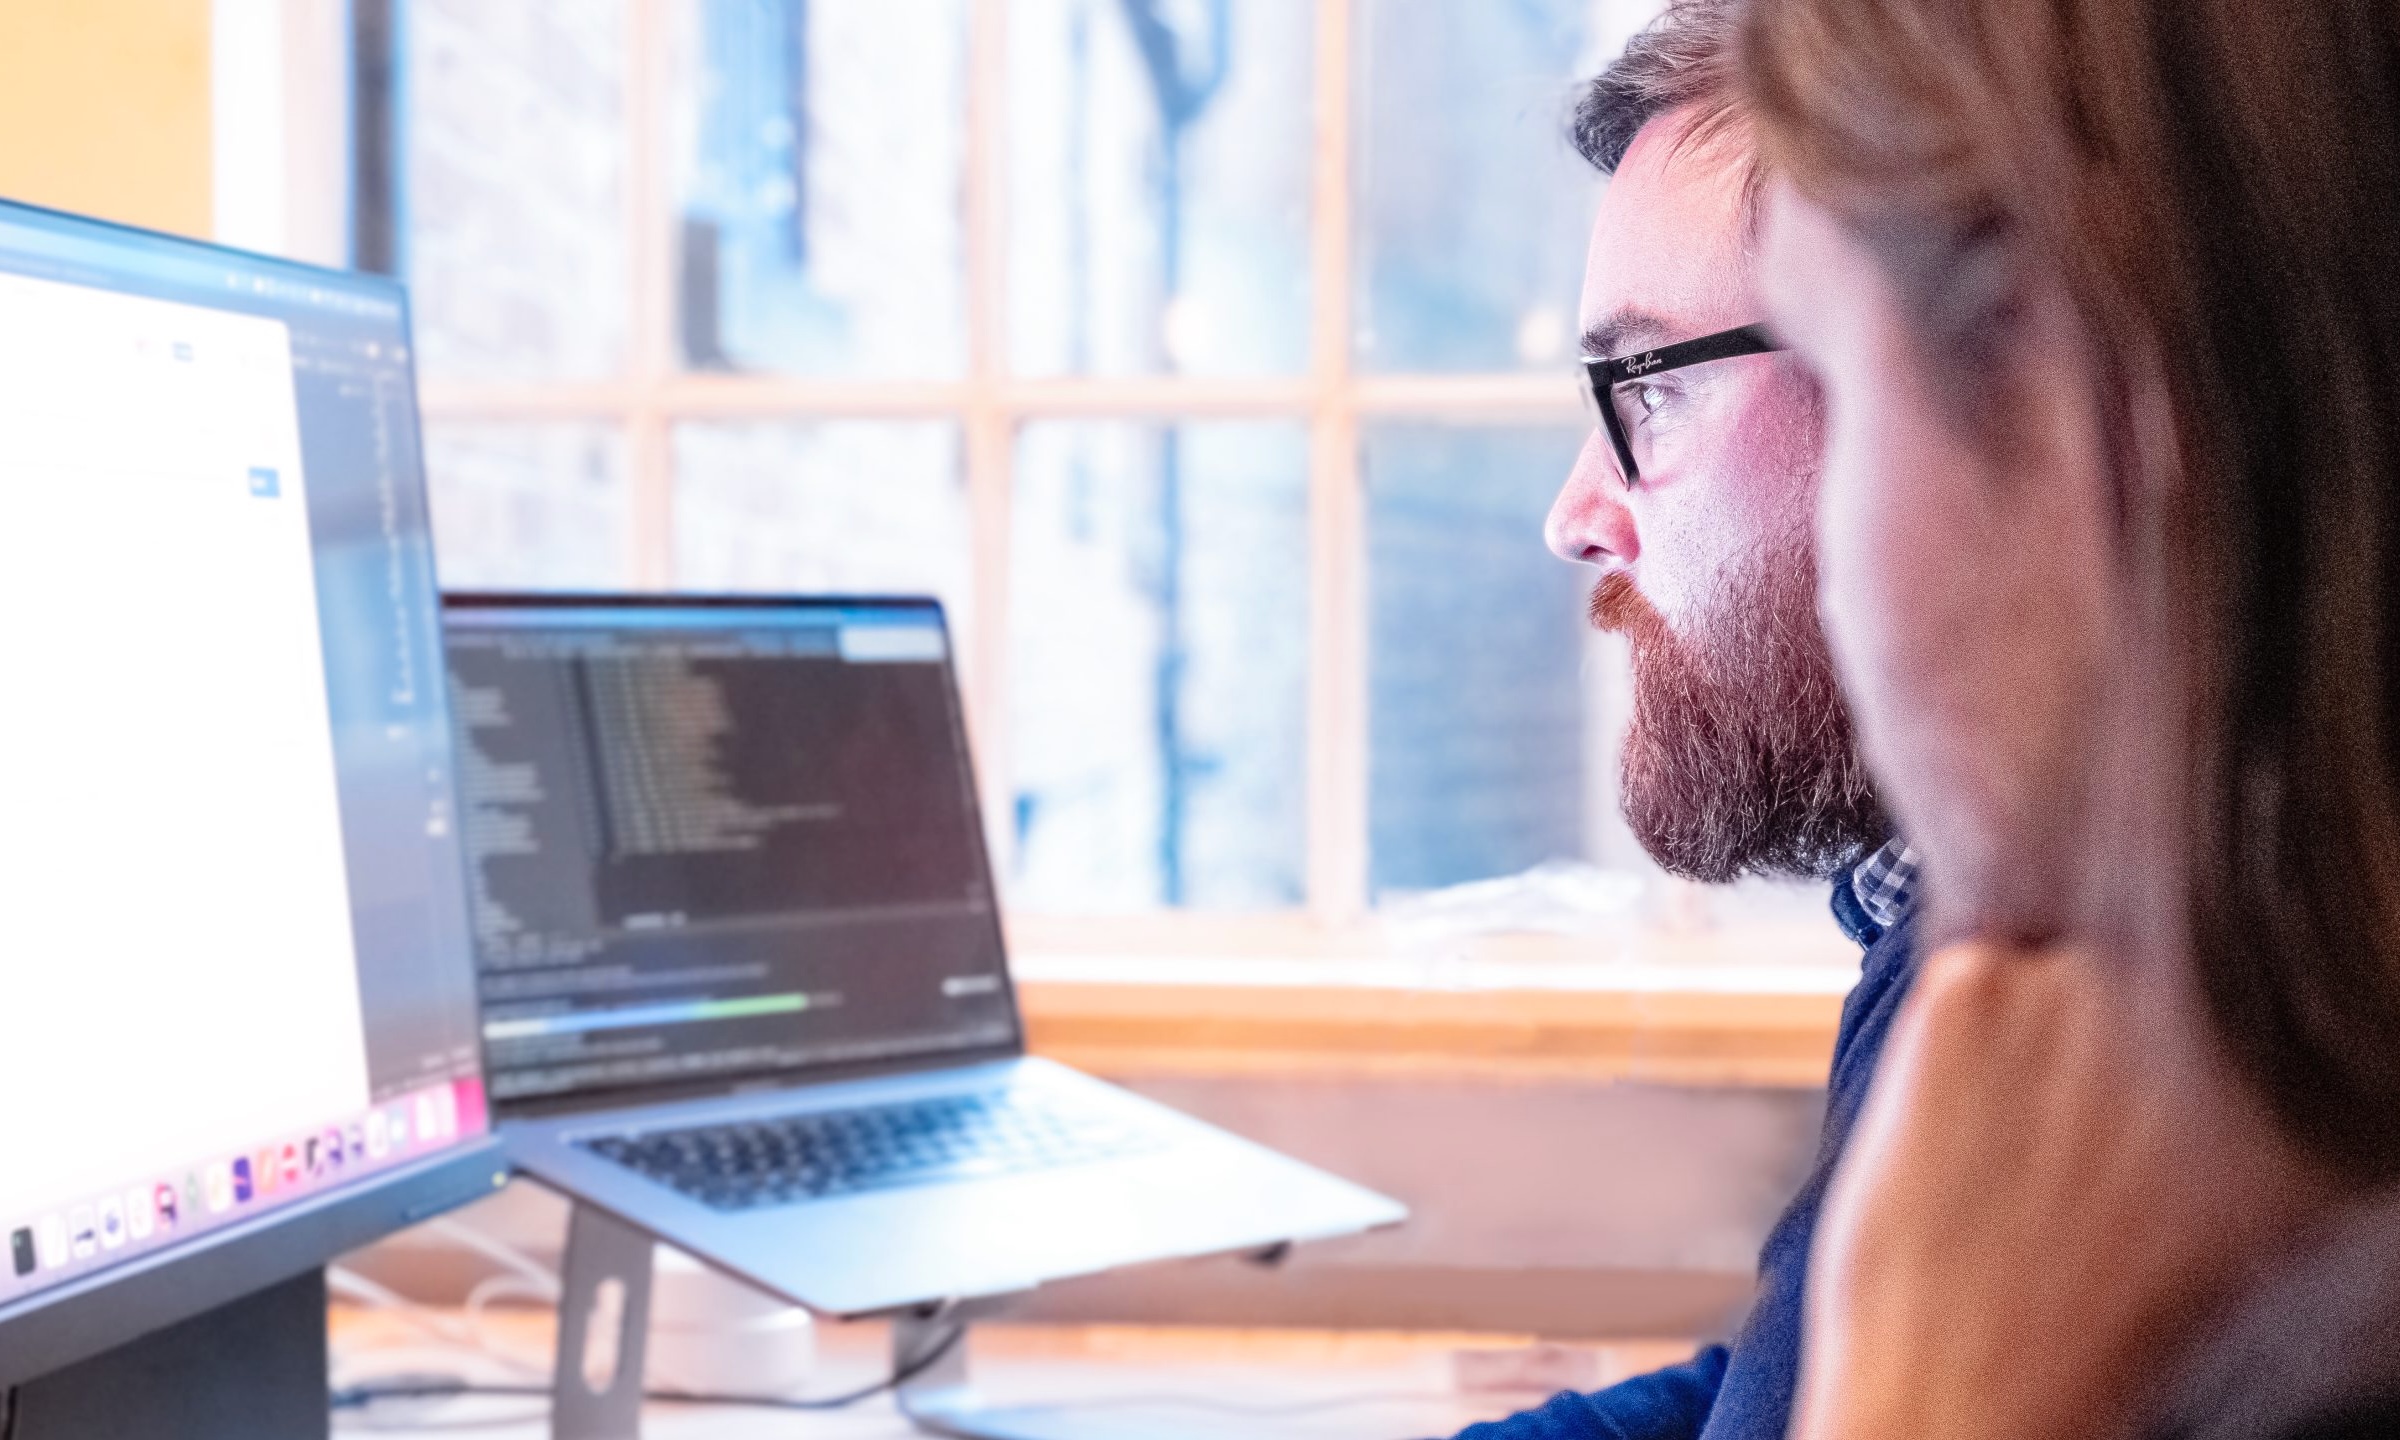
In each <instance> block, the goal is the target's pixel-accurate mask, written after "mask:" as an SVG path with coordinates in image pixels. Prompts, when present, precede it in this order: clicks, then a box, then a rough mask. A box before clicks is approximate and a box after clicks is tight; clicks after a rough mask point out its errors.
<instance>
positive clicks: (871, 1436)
mask: <svg viewBox="0 0 2400 1440" xmlns="http://www.w3.org/2000/svg"><path fill="white" fill-rule="evenodd" d="M428 1318H433V1319H437V1320H439V1321H440V1322H441V1323H444V1324H455V1323H456V1322H455V1318H454V1317H425V1316H420V1317H416V1320H417V1321H420V1322H421V1321H423V1320H425V1319H428ZM334 1333H335V1345H334V1348H335V1377H336V1380H337V1382H338V1383H344V1384H349V1383H359V1382H363V1381H370V1380H373V1379H377V1378H382V1377H390V1376H395V1375H399V1374H404V1373H409V1372H415V1373H418V1374H425V1373H435V1374H442V1373H447V1374H458V1375H469V1376H472V1377H473V1378H475V1379H478V1380H485V1381H508V1382H515V1383H524V1381H525V1380H527V1379H528V1378H531V1379H535V1380H537V1381H538V1380H539V1378H540V1377H538V1376H535V1375H531V1374H530V1372H529V1370H528V1369H526V1368H520V1369H518V1370H515V1371H512V1370H510V1369H509V1368H508V1366H507V1365H505V1364H501V1363H496V1362H495V1361H493V1360H492V1359H490V1358H489V1357H488V1356H479V1355H477V1354H476V1353H474V1352H472V1351H469V1350H467V1349H465V1348H463V1347H461V1346H459V1345H457V1344H453V1343H447V1342H444V1341H442V1340H440V1339H437V1338H433V1337H432V1336H430V1335H428V1334H427V1333H426V1330H425V1328H424V1327H423V1325H422V1324H419V1323H412V1322H411V1321H409V1320H407V1319H404V1318H403V1317H399V1316H395V1315H392V1314H387V1313H379V1312H356V1311H349V1310H347V1309H346V1308H345V1307H337V1311H336V1317H335V1330H334ZM485 1333H486V1334H487V1335H488V1336H489V1337H490V1338H491V1339H492V1340H493V1341H495V1342H496V1348H498V1349H500V1350H502V1351H505V1352H513V1353H514V1354H516V1355H518V1356H521V1357H524V1359H525V1362H534V1361H537V1360H538V1358H539V1357H546V1356H547V1354H548V1351H549V1343H550V1326H549V1322H548V1318H547V1317H546V1316H543V1315H539V1314H535V1313H530V1312H528V1313H509V1314H502V1315H499V1316H496V1317H494V1318H492V1319H491V1320H490V1321H488V1322H487V1326H486V1331H485ZM885 1343H886V1339H885V1334H884V1331H883V1328H882V1327H881V1326H878V1325H826V1326H820V1327H818V1340H817V1352H818V1361H817V1374H816V1379H815V1380H814V1381H813V1382H812V1383H811V1385H810V1386H809V1389H810V1390H811V1391H812V1392H816V1393H824V1392H829V1391H837V1390H843V1389H848V1388H852V1387H855V1386H858V1385H862V1384H865V1383H868V1382H871V1381H873V1380H874V1379H876V1378H877V1377H878V1376H880V1375H881V1374H882V1373H883V1372H884V1370H885V1369H886V1368H887V1367H888V1365H889V1360H888V1358H887V1357H886V1354H885V1351H884V1345H885ZM1524 1343H1525V1341H1524V1338H1523V1337H1495V1336H1457V1335H1414V1334H1389V1333H1372V1334H1342V1333H1327V1332H1317V1331H1250V1330H1204V1329H1172V1328H1151V1327H1119V1326H1106V1327H1072V1328H1071V1327H1050V1326H1015V1325H985V1326H978V1327H977V1329H976V1331H975V1333H974V1337H973V1351H972V1355H971V1363H972V1367H973V1373H974V1375H975V1379H976V1384H977V1386H978V1388H979V1389H981V1390H982V1391H983V1392H984V1393H985V1394H987V1395H988V1396H990V1397H991V1398H993V1399H995V1400H999V1401H1003V1402H1016V1403H1037V1402H1043V1403H1071V1404H1075V1405H1077V1406H1083V1405H1089V1406H1092V1407H1094V1409H1095V1410H1096V1411H1105V1410H1107V1409H1109V1408H1122V1407H1123V1406H1124V1404H1125V1403H1126V1402H1127V1401H1128V1400H1129V1399H1133V1398H1137V1397H1168V1398H1170V1399H1172V1400H1173V1401H1175V1402H1176V1404H1177V1413H1178V1414H1188V1415H1189V1417H1190V1418H1191V1419H1192V1420H1193V1421H1195V1422H1202V1421H1206V1422H1210V1424H1211V1427H1212V1428H1213V1427H1214V1425H1215V1424H1217V1423H1220V1422H1221V1423H1222V1426H1223V1428H1224V1431H1225V1433H1226V1435H1228V1436H1235V1435H1240V1436H1245V1437H1250V1440H1316V1437H1334V1436H1340V1437H1343V1440H1401V1437H1413V1436H1427V1435H1448V1434H1450V1433H1452V1432H1453V1431H1455V1430H1457V1429H1459V1428H1460V1427H1462V1426H1464V1425H1467V1424H1470V1423H1473V1422H1474V1421H1477V1420H1488V1419H1491V1418H1494V1417H1496V1416H1499V1415H1504V1414H1508V1413H1510V1412H1512V1411H1515V1410H1518V1409H1521V1408H1523V1407H1524V1406H1526V1405H1528V1404H1531V1403H1534V1402H1536V1401H1538V1400H1539V1399H1540V1398H1541V1396H1542V1395H1543V1394H1544V1393H1546V1392H1547V1391H1548V1390H1550V1389H1553V1388H1555V1384H1556V1381H1557V1380H1558V1379H1561V1378H1572V1379H1575V1380H1576V1381H1578V1382H1579V1383H1586V1384H1592V1383H1605V1382H1606V1381H1609V1380H1613V1379H1615V1378H1618V1377H1619V1376H1622V1375H1626V1374H1633V1373H1637V1372H1638V1371H1640V1370H1643V1369H1647V1368H1650V1367H1651V1366H1653V1365H1657V1364H1663V1363H1668V1362H1670V1361H1672V1360H1675V1359H1680V1358H1682V1357H1683V1356H1684V1355H1686V1354H1688V1353H1689V1346H1688V1342H1661V1343H1657V1344H1639V1343H1637V1344H1611V1345H1607V1346H1595V1347H1590V1348H1588V1349H1579V1350H1575V1351H1569V1352H1563V1354H1562V1355H1553V1356H1552V1357H1551V1361H1552V1365H1551V1367H1550V1368H1549V1369H1548V1370H1547V1372H1546V1373H1538V1374H1533V1375H1527V1376H1523V1377H1521V1378H1522V1380H1523V1383H1522V1384H1520V1385H1517V1386H1515V1387H1514V1388H1508V1387H1506V1386H1505V1382H1503V1385H1502V1387H1500V1388H1479V1389H1476V1390H1473V1391H1468V1392H1462V1391H1461V1390H1460V1389H1459V1388H1458V1377H1459V1374H1460V1373H1461V1363H1460V1360H1459V1357H1460V1355H1461V1353H1462V1352H1480V1353H1481V1354H1483V1355H1486V1356H1493V1357H1498V1358H1497V1362H1496V1363H1497V1365H1498V1367H1499V1368H1503V1369H1505V1368H1506V1367H1507V1366H1508V1365H1509V1363H1510V1359H1509V1358H1508V1357H1509V1356H1510V1355H1511V1353H1512V1352H1511V1350H1510V1347H1521V1346H1522V1345H1523V1344H1524ZM1520 1353H1521V1352H1520ZM1561 1359H1563V1360H1564V1362H1566V1364H1567V1368H1568V1371H1570V1372H1572V1371H1573V1370H1575V1369H1576V1368H1577V1367H1581V1369H1582V1371H1583V1373H1581V1374H1574V1375H1561V1374H1560V1372H1559V1371H1558V1370H1557V1369H1556V1363H1557V1362H1558V1361H1560V1360H1561ZM1467 1365H1468V1367H1469V1368H1476V1365H1477V1362H1476V1361H1475V1360H1469V1361H1468V1362H1467ZM1481 1368H1483V1369H1486V1370H1489V1369H1491V1368H1494V1367H1493V1364H1492V1363H1486V1364H1484V1365H1483V1366H1482V1367H1481ZM546 1414H547V1412H546V1407H545V1406H544V1405H543V1403H542V1402H541V1401H538V1400H514V1399H506V1398H465V1399H453V1400H444V1401H438V1402H431V1403H427V1404H416V1403H398V1402H392V1403H385V1404H379V1405H377V1406H375V1407H374V1408H373V1409H372V1410H371V1411H369V1412H366V1413H363V1414H360V1413H352V1414H346V1415H344V1416H343V1417H342V1419H341V1422H340V1424H339V1426H338V1427H337V1433H339V1434H343V1435H352V1436H356V1435H364V1434H444V1435H457V1434H467V1435H475V1436H483V1437H489V1440H535V1437H546V1436H547V1435H548V1433H549V1429H548V1422H547V1419H546ZM1128 1419H1129V1422H1130V1423H1131V1424H1133V1425H1138V1424H1139V1423H1140V1422H1139V1420H1138V1419H1135V1418H1134V1416H1133V1415H1132V1414H1131V1413H1129V1415H1128ZM644 1433H645V1435H646V1436H647V1437H649V1440H686V1437H688V1440H740V1437H749V1436H758V1437H761V1440H764V1437H768V1436H775V1437H796V1436H809V1437H823V1440H901V1437H906V1436H915V1435H917V1434H919V1432H918V1431H916V1430H914V1429H913V1428H911V1427H910V1425H909V1424H908V1422H907V1420H906V1419H904V1418H903V1417H902V1416H901V1415H900V1414H899V1412H898V1411H897V1410H896V1409H895V1408H894V1407H893V1405H892V1402H891V1400H890V1398H889V1397H888V1396H883V1397H877V1398H876V1399H874V1400H870V1401H866V1402H863V1403H861V1404H860V1405H858V1406H856V1407H855V1408H853V1409H849V1410H844V1411H839V1412H833V1413H821V1414H793V1413H790V1412H784V1411H771V1410H734V1409H725V1408H714V1407H707V1408H703V1407H692V1406H679V1405H656V1406H653V1407H652V1408H651V1410H650V1412H649V1415H648V1417H647V1418H646V1421H645V1429H644ZM1127 1440H1139V1435H1138V1433H1136V1432H1135V1431H1132V1430H1129V1432H1128V1437H1127Z"/></svg>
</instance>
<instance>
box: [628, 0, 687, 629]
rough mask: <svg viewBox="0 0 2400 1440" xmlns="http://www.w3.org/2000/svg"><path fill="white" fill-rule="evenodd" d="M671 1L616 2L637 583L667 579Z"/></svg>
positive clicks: (670, 534)
mask: <svg viewBox="0 0 2400 1440" xmlns="http://www.w3.org/2000/svg"><path fill="white" fill-rule="evenodd" d="M671 3H673V0H630V3H629V4H628V6H627V10H626V43H627V44H628V45H629V46H631V47H632V48H631V50H630V52H629V54H628V55H627V57H626V66H625V142H624V143H625V160H626V165H625V175H626V186H625V224H626V227H627V229H626V240H627V244H626V252H625V253H626V256H627V259H628V263H629V265H630V266H631V268H632V272H633V273H632V280H633V315H632V323H633V337H632V338H633V344H632V347H631V351H632V365H633V375H632V377H631V378H632V381H633V384H632V387H631V389H632V407H631V409H630V410H628V411H627V412H625V413H624V415H623V421H624V424H625V425H626V427H627V431H628V439H629V442H630V443H629V446H628V452H629V454H630V456H631V461H632V467H633V474H632V485H633V506H632V509H633V556H632V560H633V564H632V569H633V575H634V578H635V581H636V583H638V584H640V585H642V586H644V587H647V588H665V587H668V586H671V585H672V584H673V583H674V580H675V495H674V485H675V476H674V445H673V417H672V416H671V414H670V413H669V412H668V409H667V395H666V387H667V382H668V381H670V380H671V379H672V378H673V377H674V373H675V355H674V351H673V343H674V341H673V337H674V334H675V250H674V246H673V245H671V244H670V243H668V242H669V235H668V230H669V225H670V217H671V215H672V212H673V200H672V197H671V195H670V193H669V185H668V178H669V177H668V174H667V165H668V162H667V154H666V151H667V100H666V96H667V86H668V83H669V77H668V73H667V71H668V65H669V63H670V57H671V54H672V51H673V46H672V44H671V42H672V40H673V38H674V37H673V36H672V35H670V34H669V33H668V27H669V23H670V20H671V18H672V17H671V16H670V13H669V8H668V7H669V5H670V4H671Z"/></svg>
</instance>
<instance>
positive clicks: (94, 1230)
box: [67, 1205, 100, 1260]
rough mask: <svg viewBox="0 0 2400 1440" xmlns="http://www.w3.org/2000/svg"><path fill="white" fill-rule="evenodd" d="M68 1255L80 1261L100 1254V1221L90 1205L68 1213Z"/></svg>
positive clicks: (79, 1206) (80, 1206) (77, 1207)
mask: <svg viewBox="0 0 2400 1440" xmlns="http://www.w3.org/2000/svg"><path fill="white" fill-rule="evenodd" d="M67 1253H68V1254H69V1255H71V1256H73V1257H74V1258H76V1259H78V1260H89V1259H91V1258H92V1257H93V1256H94V1255H97V1254H99V1253H100V1220H99V1217H98V1216H96V1215H94V1214H93V1213H92V1207H91V1206H89V1205H78V1206H76V1207H75V1208H74V1209H72V1210H70V1211H68V1212H67Z"/></svg>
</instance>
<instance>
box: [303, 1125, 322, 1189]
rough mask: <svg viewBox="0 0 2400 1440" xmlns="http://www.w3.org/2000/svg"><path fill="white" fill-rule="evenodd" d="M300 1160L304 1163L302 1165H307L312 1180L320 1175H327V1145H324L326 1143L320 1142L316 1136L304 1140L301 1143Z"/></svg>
mask: <svg viewBox="0 0 2400 1440" xmlns="http://www.w3.org/2000/svg"><path fill="white" fill-rule="evenodd" d="M300 1159H301V1163H302V1164H304V1165H306V1166H307V1167H308V1173H309V1175H310V1177H311V1178H312V1179H313V1178H314V1177H316V1176H319V1175H322V1174H324V1173H325V1144H324V1142H323V1141H321V1140H319V1139H318V1138H317V1137H316V1136H314V1135H311V1136H309V1137H308V1138H307V1139H306V1140H303V1141H301V1142H300Z"/></svg>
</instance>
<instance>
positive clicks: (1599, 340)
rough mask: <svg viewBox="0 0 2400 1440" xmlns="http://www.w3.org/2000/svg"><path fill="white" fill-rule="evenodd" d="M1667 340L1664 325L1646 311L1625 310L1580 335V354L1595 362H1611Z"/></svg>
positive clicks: (1618, 311) (1628, 307)
mask: <svg viewBox="0 0 2400 1440" xmlns="http://www.w3.org/2000/svg"><path fill="white" fill-rule="evenodd" d="M1666 336H1667V322H1666V321H1664V320H1662V319H1660V318H1659V317H1658V316H1656V315H1653V314H1651V313H1650V312H1649V311H1647V310H1638V309H1635V308H1633V307H1632V306H1626V307H1624V308H1622V309H1619V310H1616V311H1614V312H1612V313H1611V314H1610V315H1609V316H1608V317H1607V318H1606V319H1603V320H1600V321H1597V322H1595V323H1594V324H1593V325H1592V326H1591V328H1590V329H1588V330H1585V331H1584V332H1583V353H1584V354H1585V355H1586V356H1587V357H1589V358H1591V359H1594V360H1613V359H1615V358H1616V357H1617V356H1619V355H1622V354H1624V353H1625V352H1626V351H1628V350H1632V349H1638V348H1646V347H1648V346H1651V345H1655V344H1656V343H1657V342H1658V341H1660V340H1663V339H1665V338H1666Z"/></svg>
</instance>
